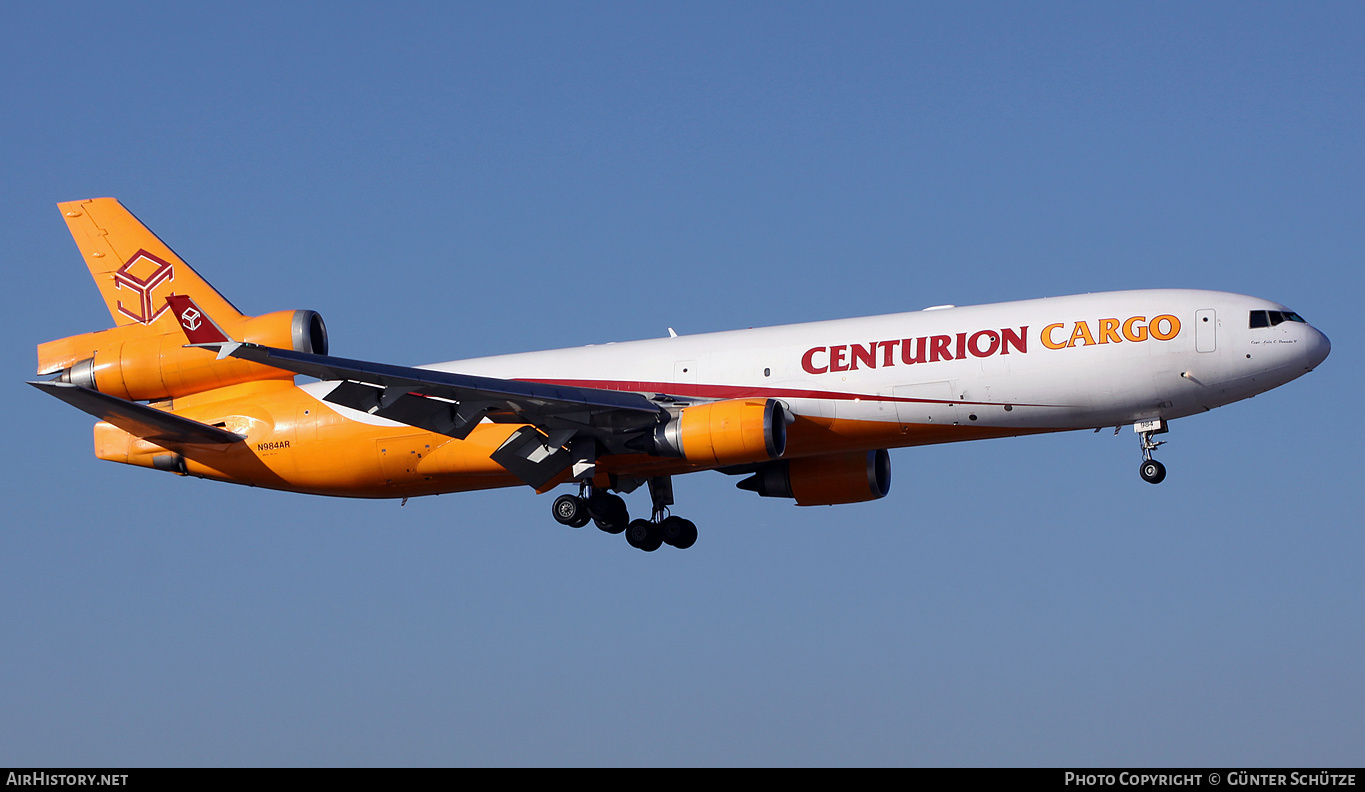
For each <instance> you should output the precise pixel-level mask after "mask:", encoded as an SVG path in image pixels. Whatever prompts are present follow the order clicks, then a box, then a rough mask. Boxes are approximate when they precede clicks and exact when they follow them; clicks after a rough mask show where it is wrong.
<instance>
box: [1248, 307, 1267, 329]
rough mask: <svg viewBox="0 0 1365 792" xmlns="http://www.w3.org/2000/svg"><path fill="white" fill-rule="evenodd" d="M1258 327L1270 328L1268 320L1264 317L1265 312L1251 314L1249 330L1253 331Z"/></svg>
mask: <svg viewBox="0 0 1365 792" xmlns="http://www.w3.org/2000/svg"><path fill="white" fill-rule="evenodd" d="M1258 327H1270V319H1269V317H1267V316H1266V313H1265V311H1252V312H1251V328H1252V329H1253V330H1254V329H1256V328H1258Z"/></svg>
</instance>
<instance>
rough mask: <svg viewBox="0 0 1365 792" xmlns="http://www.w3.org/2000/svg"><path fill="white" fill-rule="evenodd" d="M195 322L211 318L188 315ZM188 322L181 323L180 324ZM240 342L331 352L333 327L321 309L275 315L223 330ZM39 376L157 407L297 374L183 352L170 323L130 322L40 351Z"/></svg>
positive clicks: (204, 353) (200, 351)
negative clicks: (330, 329)
mask: <svg viewBox="0 0 1365 792" xmlns="http://www.w3.org/2000/svg"><path fill="white" fill-rule="evenodd" d="M187 320H188V321H189V322H191V323H194V322H209V321H211V320H210V319H209V318H208V317H207V316H191V317H187ZM182 321H183V320H182ZM225 329H226V330H227V331H228V332H229V333H230V334H231V335H232V337H234V338H240V339H243V340H245V341H248V342H251V343H255V344H261V345H263V346H271V347H279V348H283V349H292V350H294V351H296V352H307V353H310V354H319V355H325V354H327V326H326V325H325V324H324V323H323V321H322V317H321V316H319V315H318V314H317V312H316V311H306V310H298V311H276V312H274V313H268V314H263V315H261V316H252V317H241V318H240V319H238V321H236V322H235V323H233V325H232V327H230V328H225ZM38 373H39V374H56V373H60V376H59V377H58V380H59V381H61V382H67V383H71V384H73V385H79V386H81V387H83V388H89V389H90V390H95V391H99V392H100V393H105V394H108V395H110V396H116V397H118V398H120V399H128V400H133V401H155V400H158V399H168V398H176V397H178V396H185V395H188V394H191V393H201V392H203V391H207V390H212V389H214V388H221V387H224V386H227V385H236V384H238V383H242V382H252V381H256V380H266V379H291V378H292V377H293V376H294V375H293V373H292V372H288V371H284V370H282V369H278V368H275V367H273V366H266V365H262V364H260V363H255V362H252V361H249V360H242V359H239V358H235V357H225V358H223V359H221V360H220V359H218V356H217V355H216V354H215V352H213V351H211V350H207V349H198V348H193V347H186V346H185V335H184V333H183V332H182V331H181V329H180V327H179V326H178V325H177V324H176V321H175V320H174V319H172V318H171V317H167V320H162V321H158V322H155V323H152V324H149V325H142V324H130V325H124V326H121V327H115V328H112V329H109V330H103V331H100V332H96V333H86V334H84V335H79V336H71V337H69V338H62V339H59V340H56V341H49V342H48V343H46V344H41V345H39V347H38Z"/></svg>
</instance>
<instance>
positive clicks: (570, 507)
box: [551, 495, 592, 528]
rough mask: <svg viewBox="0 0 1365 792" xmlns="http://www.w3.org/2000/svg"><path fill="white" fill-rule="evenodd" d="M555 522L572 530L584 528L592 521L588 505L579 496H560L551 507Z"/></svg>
mask: <svg viewBox="0 0 1365 792" xmlns="http://www.w3.org/2000/svg"><path fill="white" fill-rule="evenodd" d="M551 512H552V513H553V514H554V517H555V522H557V523H559V524H560V525H567V526H569V527H570V528H582V527H583V526H585V525H587V524H588V521H589V520H591V519H592V517H591V516H589V514H588V504H587V503H585V502H584V501H583V499H582V498H580V497H578V496H577V495H560V496H559V497H558V498H555V502H554V505H553V506H552V507H551Z"/></svg>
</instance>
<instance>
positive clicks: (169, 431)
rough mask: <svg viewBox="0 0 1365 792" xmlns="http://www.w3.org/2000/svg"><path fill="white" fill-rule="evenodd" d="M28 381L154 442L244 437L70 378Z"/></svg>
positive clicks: (198, 442)
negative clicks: (71, 380) (100, 390)
mask: <svg viewBox="0 0 1365 792" xmlns="http://www.w3.org/2000/svg"><path fill="white" fill-rule="evenodd" d="M29 384H30V385H32V386H33V387H35V388H37V389H38V390H40V391H44V392H46V393H50V394H52V395H53V396H55V397H57V398H58V399H61V400H62V401H64V402H66V403H67V404H69V405H71V406H72V407H75V408H76V409H78V410H84V411H85V412H88V413H90V414H91V415H93V416H95V417H96V418H99V419H100V420H101V421H107V422H109V423H111V424H113V425H114V426H117V427H118V428H120V429H122V430H123V431H125V432H127V433H129V434H131V435H136V436H137V437H141V438H142V439H144V440H149V441H151V442H153V443H156V444H157V445H167V444H184V445H222V444H224V443H238V442H241V441H242V440H243V439H245V438H243V437H242V436H241V435H239V434H234V433H233V432H229V431H227V430H225V429H219V428H218V427H216V426H209V425H208V424H203V423H199V422H198V421H191V420H190V419H189V418H183V417H181V416H179V415H176V414H174V413H168V412H166V411H164V410H158V409H156V408H155V407H148V406H147V405H145V404H139V403H138V402H131V401H127V400H125V399H120V398H118V397H117V396H110V395H108V394H107V393H100V392H99V391H97V390H91V389H89V388H82V387H81V386H79V385H74V384H72V383H69V382H56V381H45V382H30V383H29Z"/></svg>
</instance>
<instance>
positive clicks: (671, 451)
mask: <svg viewBox="0 0 1365 792" xmlns="http://www.w3.org/2000/svg"><path fill="white" fill-rule="evenodd" d="M786 449H787V412H786V410H784V409H782V405H781V404H779V403H778V402H777V401H775V400H773V399H729V400H727V401H718V402H711V403H710V404H696V405H693V406H691V407H684V408H683V409H682V411H681V412H680V413H679V414H678V415H677V416H676V417H673V418H670V419H669V420H668V422H667V423H664V424H662V425H660V426H659V428H658V429H656V430H655V432H654V450H655V453H658V454H662V455H664V456H675V457H682V458H683V459H686V460H687V461H688V462H695V463H697V464H701V465H743V464H748V463H752V462H766V461H767V460H769V459H776V458H777V457H780V456H782V452H783V451H786Z"/></svg>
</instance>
